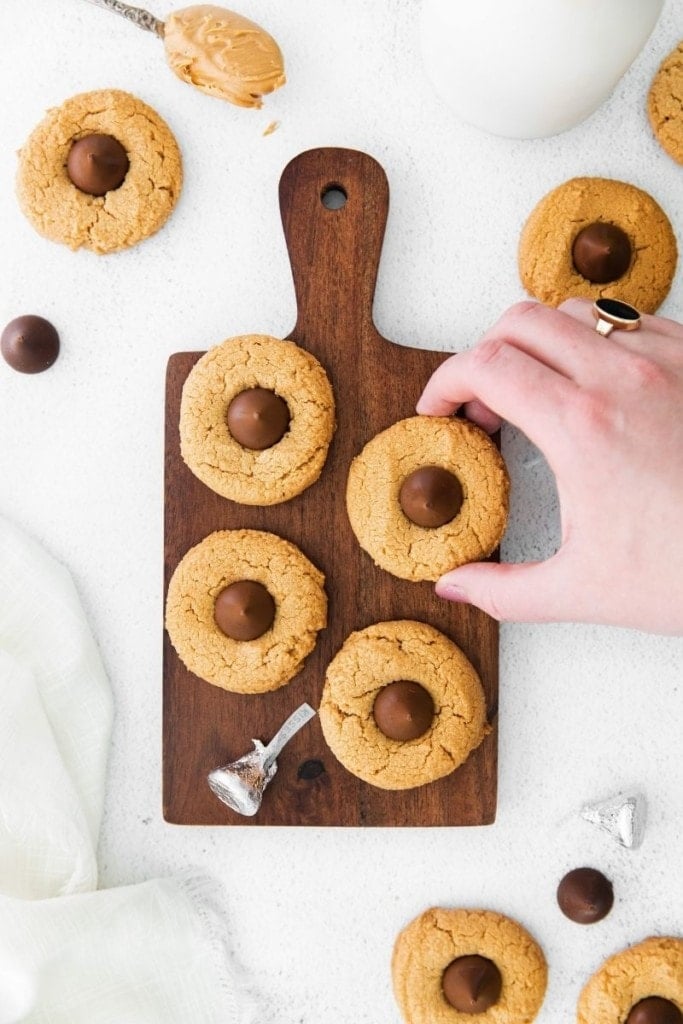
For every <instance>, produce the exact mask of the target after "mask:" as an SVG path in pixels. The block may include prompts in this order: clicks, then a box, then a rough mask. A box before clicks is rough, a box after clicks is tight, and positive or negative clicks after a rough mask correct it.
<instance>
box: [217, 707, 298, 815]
mask: <svg viewBox="0 0 683 1024" xmlns="http://www.w3.org/2000/svg"><path fill="white" fill-rule="evenodd" d="M314 716H315V711H314V710H313V708H312V707H311V706H310V704H302V705H301V707H298V708H297V709H296V711H294V712H293V714H291V715H290V716H289V718H288V719H287V721H286V722H285V723H284V724H283V725H282V726H281V727H280V728H279V729H278V731H277V732H276V733H275V735H274V736H273V738H272V740H271V741H270V743H269V744H268V745H267V746H264V745H263V743H261V741H260V740H252V741H251V742H252V743H253V744H254V749H253V750H250V751H249V752H248V753H246V754H244V755H243V756H242V757H239V758H238V759H237V760H236V761H232V762H231V763H230V764H226V765H223V766H222V767H220V768H214V770H213V771H212V772H210V773H209V776H208V783H209V787H210V789H211V791H212V792H213V793H215V794H216V796H217V797H218V799H219V800H222V801H223V803H224V804H226V805H227V806H228V807H230V808H231V810H233V811H237V813H238V814H243V815H244V816H245V817H253V815H254V814H256V812H257V811H258V809H259V807H260V806H261V802H262V800H263V794H264V792H265V789H266V787H267V786H268V784H269V782H270V781H271V780H272V778H273V776H274V775H275V773H276V772H277V760H276V758H277V755H278V754H279V753H280V751H281V750H282V748H283V747H284V746H285V744H287V743H289V741H290V740H291V738H292V736H294V734H295V733H297V732H298V731H299V729H301V728H302V727H303V726H304V725H305V724H306V722H309V721H310V720H311V718H313V717H314Z"/></svg>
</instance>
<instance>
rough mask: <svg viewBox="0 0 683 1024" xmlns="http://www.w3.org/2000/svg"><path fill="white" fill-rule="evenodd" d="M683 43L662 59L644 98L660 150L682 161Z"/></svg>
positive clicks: (677, 160)
mask: <svg viewBox="0 0 683 1024" xmlns="http://www.w3.org/2000/svg"><path fill="white" fill-rule="evenodd" d="M681 97H683V42H681V43H679V44H678V46H677V47H676V49H675V50H673V51H672V52H671V53H670V54H669V55H668V57H665V59H664V60H663V61H662V63H661V65H660V68H659V70H658V72H657V74H656V75H655V77H654V80H653V82H652V86H651V87H650V93H649V95H648V99H647V113H648V117H649V118H650V124H651V125H652V130H653V132H654V133H655V135H656V136H657V139H658V141H659V143H660V145H661V146H662V148H663V149H665V150H666V152H667V153H668V154H669V156H670V157H672V158H673V159H674V160H675V161H676V163H679V164H683V102H682V100H681Z"/></svg>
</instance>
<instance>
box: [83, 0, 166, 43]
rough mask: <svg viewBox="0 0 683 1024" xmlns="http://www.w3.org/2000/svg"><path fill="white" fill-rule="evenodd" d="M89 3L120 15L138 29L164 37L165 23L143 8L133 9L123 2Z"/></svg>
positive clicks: (108, 0) (111, 0)
mask: <svg viewBox="0 0 683 1024" xmlns="http://www.w3.org/2000/svg"><path fill="white" fill-rule="evenodd" d="M88 2H89V3H91V4H94V5H95V7H102V8H103V10H105V11H111V12H112V14H120V15H121V17H122V18H125V19H126V20H127V21H132V23H133V24H134V25H137V26H138V28H144V29H146V31H147V32H154V34H155V35H157V36H162V37H163V34H164V23H163V21H160V20H159V18H155V17H154V15H153V14H151V13H150V12H149V11H145V10H143V8H142V7H133V6H131V4H124V3H122V2H121V0H88Z"/></svg>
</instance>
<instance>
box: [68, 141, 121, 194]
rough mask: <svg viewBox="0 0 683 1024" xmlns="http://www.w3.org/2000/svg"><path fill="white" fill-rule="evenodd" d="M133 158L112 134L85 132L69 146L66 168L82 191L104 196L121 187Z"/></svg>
mask: <svg viewBox="0 0 683 1024" xmlns="http://www.w3.org/2000/svg"><path fill="white" fill-rule="evenodd" d="M129 167H130V162H129V160H128V154H127V153H126V151H125V149H124V148H123V146H122V145H121V143H120V142H119V141H118V139H115V138H114V137H113V136H112V135H99V134H98V135H84V136H83V138H82V139H77V140H76V142H74V144H73V145H72V147H71V149H70V150H69V156H68V158H67V163H66V169H67V173H68V175H69V177H70V178H71V180H72V182H73V183H74V185H75V186H76V188H79V189H80V190H81V192H87V193H88V195H91V196H103V195H105V193H107V192H112V191H113V190H114V189H117V188H120V186H121V185H122V184H123V181H124V178H125V177H126V175H127V174H128V168H129Z"/></svg>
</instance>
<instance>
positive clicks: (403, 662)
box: [319, 621, 490, 789]
mask: <svg viewBox="0 0 683 1024" xmlns="http://www.w3.org/2000/svg"><path fill="white" fill-rule="evenodd" d="M319 715H320V724H321V726H322V730H323V734H324V736H325V739H326V741H327V743H328V745H329V747H330V750H331V751H332V753H333V754H334V755H335V757H337V758H338V759H339V760H340V761H341V763H342V764H343V765H344V766H345V767H346V768H348V770H349V771H350V772H352V774H353V775H356V776H358V778H360V779H363V781H364V782H369V783H370V784H371V785H373V786H378V787H379V788H380V789H411V788H413V787H415V786H422V785H424V784H425V783H427V782H433V781H434V780H435V779H440V778H442V777H443V776H444V775H448V774H450V772H452V771H454V770H455V769H456V768H457V767H458V766H459V765H461V764H462V763H463V761H465V760H466V759H467V757H468V756H469V754H470V753H471V752H472V750H474V749H475V747H478V746H479V744H480V743H481V741H482V740H483V738H484V736H486V735H487V733H488V732H489V731H490V729H489V726H488V724H487V721H486V704H485V699H484V692H483V690H482V686H481V682H480V679H479V676H478V675H477V673H476V671H475V669H474V667H473V666H472V665H471V664H470V662H469V661H468V660H467V658H466V657H465V655H464V654H463V652H462V651H461V650H460V648H459V647H456V645H455V644H454V643H452V642H451V641H450V640H449V639H448V638H447V637H445V636H444V635H443V634H442V633H439V631H438V630H436V629H434V628H433V626H428V625H426V624H425V623H423V622H412V621H399V622H379V623H377V624H375V625H373V626H368V628H367V629H362V630H360V631H359V632H357V633H352V634H351V636H350V637H349V638H348V639H347V640H346V642H345V643H344V645H343V647H342V648H341V650H340V651H339V652H338V654H337V655H336V656H335V658H334V659H333V660H332V662H331V663H330V665H329V667H328V670H327V675H326V677H325V685H324V687H323V694H322V700H321V703H320V709H319Z"/></svg>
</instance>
